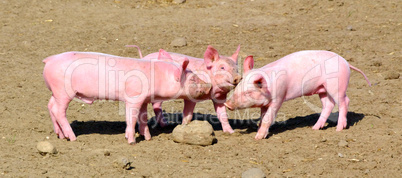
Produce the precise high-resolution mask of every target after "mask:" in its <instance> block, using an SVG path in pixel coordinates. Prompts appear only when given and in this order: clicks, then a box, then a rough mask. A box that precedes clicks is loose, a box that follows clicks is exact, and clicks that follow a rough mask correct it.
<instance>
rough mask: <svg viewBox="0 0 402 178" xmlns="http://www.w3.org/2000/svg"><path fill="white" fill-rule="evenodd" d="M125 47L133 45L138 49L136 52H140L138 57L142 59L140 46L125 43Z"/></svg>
mask: <svg viewBox="0 0 402 178" xmlns="http://www.w3.org/2000/svg"><path fill="white" fill-rule="evenodd" d="M126 47H135V48H137V49H138V53H139V54H140V58H141V59H142V53H141V49H140V47H138V46H137V45H126Z"/></svg>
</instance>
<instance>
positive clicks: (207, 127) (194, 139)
mask: <svg viewBox="0 0 402 178" xmlns="http://www.w3.org/2000/svg"><path fill="white" fill-rule="evenodd" d="M172 139H173V141H175V142H179V143H186V144H190V145H201V146H207V145H212V144H213V143H214V141H215V140H216V138H215V134H214V129H213V128H212V125H211V124H209V123H208V122H207V121H198V120H195V121H192V122H190V123H189V124H187V125H178V126H176V128H174V130H173V132H172Z"/></svg>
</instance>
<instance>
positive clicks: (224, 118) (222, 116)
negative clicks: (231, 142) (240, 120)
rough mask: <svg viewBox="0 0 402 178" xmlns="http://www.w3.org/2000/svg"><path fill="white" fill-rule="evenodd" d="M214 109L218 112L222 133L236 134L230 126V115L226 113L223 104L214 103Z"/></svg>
mask: <svg viewBox="0 0 402 178" xmlns="http://www.w3.org/2000/svg"><path fill="white" fill-rule="evenodd" d="M214 107H215V111H216V115H217V116H218V119H219V121H220V122H221V124H222V131H223V132H227V133H231V134H232V133H234V130H233V129H232V127H231V126H230V124H229V120H228V114H227V113H226V107H225V105H224V104H223V103H216V102H214Z"/></svg>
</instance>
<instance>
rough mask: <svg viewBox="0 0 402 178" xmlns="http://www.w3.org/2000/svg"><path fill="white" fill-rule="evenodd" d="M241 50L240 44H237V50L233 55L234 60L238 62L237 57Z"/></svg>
mask: <svg viewBox="0 0 402 178" xmlns="http://www.w3.org/2000/svg"><path fill="white" fill-rule="evenodd" d="M239 52H240V44H239V46H237V50H236V52H235V53H234V54H233V55H232V60H233V61H234V62H235V63H236V64H237V57H238V56H239Z"/></svg>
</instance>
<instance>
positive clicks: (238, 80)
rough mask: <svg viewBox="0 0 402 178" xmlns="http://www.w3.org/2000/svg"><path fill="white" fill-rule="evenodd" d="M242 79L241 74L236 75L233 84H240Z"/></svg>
mask: <svg viewBox="0 0 402 178" xmlns="http://www.w3.org/2000/svg"><path fill="white" fill-rule="evenodd" d="M241 79H242V77H241V76H240V75H238V76H236V77H235V78H234V80H233V85H237V84H239V83H240V80H241Z"/></svg>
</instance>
